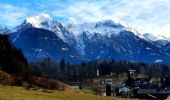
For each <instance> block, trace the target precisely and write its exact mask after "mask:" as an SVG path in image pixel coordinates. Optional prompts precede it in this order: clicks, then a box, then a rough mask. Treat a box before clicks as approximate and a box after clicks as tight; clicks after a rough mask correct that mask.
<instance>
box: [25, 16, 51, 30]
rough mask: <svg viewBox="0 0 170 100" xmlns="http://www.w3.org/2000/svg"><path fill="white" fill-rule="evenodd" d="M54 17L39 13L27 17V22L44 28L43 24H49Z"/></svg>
mask: <svg viewBox="0 0 170 100" xmlns="http://www.w3.org/2000/svg"><path fill="white" fill-rule="evenodd" d="M52 20H53V19H52V18H51V17H50V16H49V15H48V14H39V15H38V16H32V17H29V18H27V19H26V23H30V24H32V26H34V27H36V28H42V26H43V25H49V23H50V22H51V21H52Z"/></svg>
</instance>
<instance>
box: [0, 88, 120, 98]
mask: <svg viewBox="0 0 170 100" xmlns="http://www.w3.org/2000/svg"><path fill="white" fill-rule="evenodd" d="M0 100H123V99H118V98H110V97H99V96H93V95H88V94H81V93H70V92H61V91H53V92H52V93H44V92H43V90H25V89H24V88H22V87H11V86H0Z"/></svg>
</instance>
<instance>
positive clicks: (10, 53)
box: [0, 35, 31, 80]
mask: <svg viewBox="0 0 170 100" xmlns="http://www.w3.org/2000/svg"><path fill="white" fill-rule="evenodd" d="M0 69H1V70H3V71H5V72H7V73H9V74H10V75H12V76H13V77H15V78H16V79H20V80H27V79H28V77H29V75H30V74H31V72H30V71H29V69H28V62H27V60H26V59H25V57H24V55H23V53H22V50H20V49H17V48H16V47H15V46H14V45H13V44H12V43H11V42H10V39H9V37H8V36H7V35H0Z"/></svg>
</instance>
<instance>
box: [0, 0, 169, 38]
mask: <svg viewBox="0 0 170 100" xmlns="http://www.w3.org/2000/svg"><path fill="white" fill-rule="evenodd" d="M169 5H170V0H0V24H1V25H7V26H16V25H19V24H20V23H22V22H23V21H24V19H25V18H27V17H30V16H35V15H38V14H41V13H48V14H49V15H50V16H51V17H52V18H54V19H56V20H59V21H61V22H62V23H64V24H67V23H82V22H96V21H100V20H106V19H112V20H114V21H116V22H121V23H127V24H129V25H131V26H133V27H134V28H136V29H137V30H138V31H139V32H141V33H153V34H158V35H163V36H166V37H170V6H169Z"/></svg>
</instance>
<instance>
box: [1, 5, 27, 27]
mask: <svg viewBox="0 0 170 100" xmlns="http://www.w3.org/2000/svg"><path fill="white" fill-rule="evenodd" d="M0 14H1V18H0V22H1V24H2V23H3V24H4V25H8V26H13V25H17V24H18V23H21V22H22V21H23V20H24V17H26V16H27V14H28V10H27V9H26V8H24V7H16V6H13V5H10V4H0Z"/></svg>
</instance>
